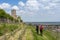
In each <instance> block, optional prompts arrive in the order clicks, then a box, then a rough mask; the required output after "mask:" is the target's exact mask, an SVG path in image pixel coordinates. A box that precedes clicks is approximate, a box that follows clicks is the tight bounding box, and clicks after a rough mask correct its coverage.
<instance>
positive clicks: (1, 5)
mask: <svg viewBox="0 0 60 40" xmlns="http://www.w3.org/2000/svg"><path fill="white" fill-rule="evenodd" d="M10 7H11V5H10V4H8V3H2V4H0V8H2V9H7V8H10Z"/></svg>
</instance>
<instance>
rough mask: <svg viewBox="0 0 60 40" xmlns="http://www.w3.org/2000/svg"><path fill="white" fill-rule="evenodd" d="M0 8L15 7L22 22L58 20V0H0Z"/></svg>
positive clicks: (9, 9)
mask: <svg viewBox="0 0 60 40" xmlns="http://www.w3.org/2000/svg"><path fill="white" fill-rule="evenodd" d="M0 8H1V9H4V10H5V11H6V12H7V13H9V14H11V10H12V9H16V11H17V15H18V16H21V18H22V20H23V21H24V22H60V0H0Z"/></svg>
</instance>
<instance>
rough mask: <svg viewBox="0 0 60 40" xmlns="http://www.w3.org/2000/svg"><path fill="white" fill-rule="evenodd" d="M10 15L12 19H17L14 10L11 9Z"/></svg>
mask: <svg viewBox="0 0 60 40" xmlns="http://www.w3.org/2000/svg"><path fill="white" fill-rule="evenodd" d="M11 15H12V17H13V18H14V19H17V15H16V10H15V9H12V10H11Z"/></svg>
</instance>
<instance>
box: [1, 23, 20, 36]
mask: <svg viewBox="0 0 60 40" xmlns="http://www.w3.org/2000/svg"><path fill="white" fill-rule="evenodd" d="M18 27H19V26H18V24H5V23H4V24H0V36H2V35H4V34H5V33H7V32H12V31H14V30H16V29H17V28H18Z"/></svg>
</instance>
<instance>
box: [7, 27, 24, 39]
mask: <svg viewBox="0 0 60 40" xmlns="http://www.w3.org/2000/svg"><path fill="white" fill-rule="evenodd" d="M23 31H24V28H23V29H21V30H19V31H17V32H16V33H15V34H14V35H13V36H11V37H10V38H9V39H8V40H18V38H19V35H21V33H22V32H23Z"/></svg>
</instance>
